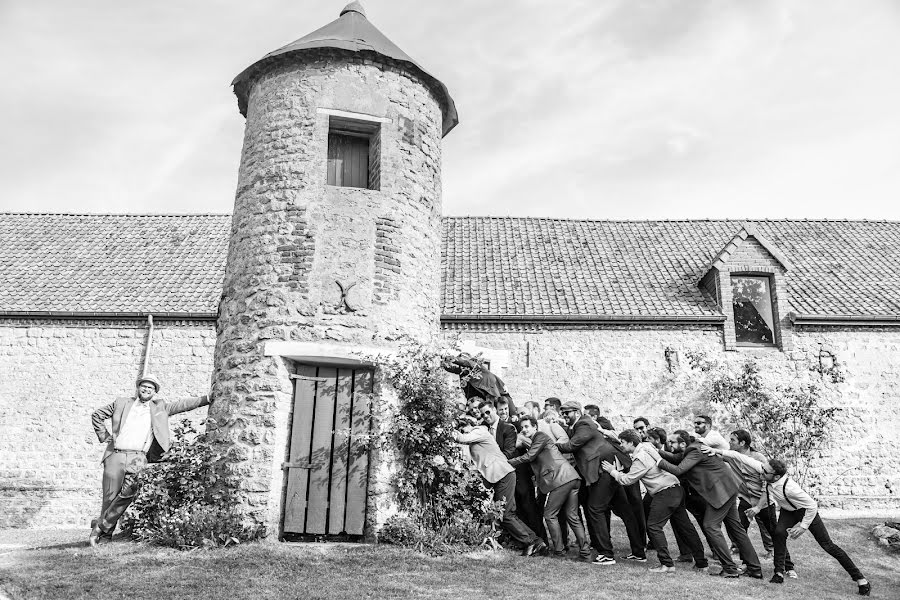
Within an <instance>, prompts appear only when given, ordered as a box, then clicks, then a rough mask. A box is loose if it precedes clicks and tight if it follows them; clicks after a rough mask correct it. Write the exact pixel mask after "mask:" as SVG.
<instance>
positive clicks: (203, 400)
mask: <svg viewBox="0 0 900 600" xmlns="http://www.w3.org/2000/svg"><path fill="white" fill-rule="evenodd" d="M207 404H209V396H205V395H204V396H199V397H197V398H185V399H184V400H175V401H174V402H166V412H168V413H169V414H170V415H177V414H178V413H183V412H187V411H189V410H194V409H195V408H200V407H201V406H206V405H207Z"/></svg>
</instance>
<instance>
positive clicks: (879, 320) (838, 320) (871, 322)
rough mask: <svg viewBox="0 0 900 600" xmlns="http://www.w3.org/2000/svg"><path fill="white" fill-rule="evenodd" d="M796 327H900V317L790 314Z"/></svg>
mask: <svg viewBox="0 0 900 600" xmlns="http://www.w3.org/2000/svg"><path fill="white" fill-rule="evenodd" d="M790 318H791V323H793V324H794V325H831V326H836V325H858V326H862V327H900V315H816V314H797V313H791V314H790Z"/></svg>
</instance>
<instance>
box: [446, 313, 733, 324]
mask: <svg viewBox="0 0 900 600" xmlns="http://www.w3.org/2000/svg"><path fill="white" fill-rule="evenodd" d="M724 322H725V316H724V315H483V314H456V315H441V323H565V324H593V323H612V324H620V325H642V324H648V323H652V324H690V325H696V324H707V323H708V324H721V323H724Z"/></svg>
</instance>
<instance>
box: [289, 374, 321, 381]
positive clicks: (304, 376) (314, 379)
mask: <svg viewBox="0 0 900 600" xmlns="http://www.w3.org/2000/svg"><path fill="white" fill-rule="evenodd" d="M291 379H299V380H301V381H328V378H327V377H308V376H306V375H291Z"/></svg>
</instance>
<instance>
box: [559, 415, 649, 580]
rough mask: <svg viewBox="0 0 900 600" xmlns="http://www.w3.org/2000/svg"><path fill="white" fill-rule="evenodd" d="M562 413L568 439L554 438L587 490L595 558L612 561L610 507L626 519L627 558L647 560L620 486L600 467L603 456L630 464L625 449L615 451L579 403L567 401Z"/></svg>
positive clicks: (613, 562) (604, 458)
mask: <svg viewBox="0 0 900 600" xmlns="http://www.w3.org/2000/svg"><path fill="white" fill-rule="evenodd" d="M561 410H562V414H563V417H564V418H565V419H566V422H567V423H568V424H569V427H570V432H569V441H568V442H560V441H558V442H556V446H557V447H558V448H559V450H560V451H561V452H572V453H573V454H574V455H575V467H576V468H577V469H578V472H579V473H580V474H581V477H582V479H584V483H585V485H586V486H587V490H588V492H587V493H588V510H587V518H588V525H589V527H588V531H589V532H590V534H591V543H593V544H594V546H595V547H596V548H597V551H598V552H599V554H598V555H597V558H596V559H594V562H596V563H597V564H601V565H614V564H616V559H615V558H614V554H613V546H612V539H610V536H609V524H608V523H607V521H606V514H605V513H606V511H607V510H608V509H612V511H613V512H614V513H615V514H616V516H618V517H619V518H620V519H622V522H623V523H625V531H626V532H627V533H628V541H629V544H630V545H631V554H629V555H628V556H627V557H626V558H628V559H631V560H637V561H640V562H646V561H647V555H646V553H645V549H644V544H645V542H644V541H642V540H641V538H640V535H639V530H638V524H637V520H636V519H635V516H634V513H633V512H632V510H631V505H630V504H629V503H628V498H627V497H626V496H625V491H624V490H623V489H622V486H621V485H619V483H618V482H617V481H616V480H615V479H613V478H612V476H611V475H610V474H609V473H607V472H605V471H602V470H601V469H600V463H601V462H603V461H604V460H606V461H609V462H614V461H616V460H618V461H619V463H620V464H622V466H623V467H625V468H628V467H629V466H631V459H630V458H628V456H626V455H625V454H624V453H621V452H617V451H616V449H615V448H614V447H613V445H612V444H610V443H609V440H607V439H606V437H605V436H604V435H603V434H602V433H600V430H599V429H598V428H597V424H596V423H595V422H594V420H593V419H591V418H590V417H589V416H588V415H586V414H583V413H582V409H581V404H579V403H578V402H575V401H569V402H566V403H565V404H563V405H562V408H561Z"/></svg>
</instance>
